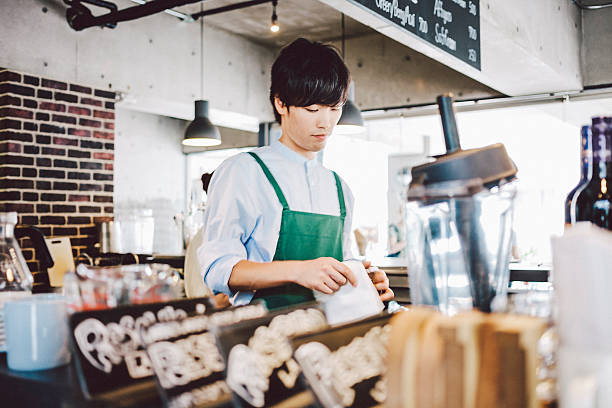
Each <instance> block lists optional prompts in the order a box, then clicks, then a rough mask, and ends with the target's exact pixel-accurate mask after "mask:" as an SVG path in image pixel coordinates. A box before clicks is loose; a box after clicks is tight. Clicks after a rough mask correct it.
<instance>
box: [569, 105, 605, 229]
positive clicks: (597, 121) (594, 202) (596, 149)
mask: <svg viewBox="0 0 612 408" xmlns="http://www.w3.org/2000/svg"><path fill="white" fill-rule="evenodd" d="M609 119H610V118H604V117H594V118H593V121H592V126H591V146H592V149H593V165H592V171H591V179H590V180H589V182H588V183H587V184H586V185H585V186H584V188H583V189H582V190H580V191H579V192H577V193H576V194H574V200H575V204H573V205H575V208H576V221H589V222H592V223H593V224H595V225H597V226H599V227H602V228H605V229H608V230H612V193H611V192H610V188H612V184H610V183H611V182H612V127H610V126H608V123H610V120H609Z"/></svg>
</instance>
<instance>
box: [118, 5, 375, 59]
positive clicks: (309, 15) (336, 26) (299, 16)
mask: <svg viewBox="0 0 612 408" xmlns="http://www.w3.org/2000/svg"><path fill="white" fill-rule="evenodd" d="M124 1H125V0H124ZM239 2H240V1H238V0H205V1H203V2H201V3H200V4H201V5H202V8H203V9H204V10H210V9H214V8H217V7H223V6H227V5H230V4H236V3H239ZM200 4H190V5H187V6H182V7H177V8H175V9H174V10H176V11H180V12H183V13H187V14H193V13H197V12H199V11H200ZM276 13H277V15H278V24H279V26H280V31H279V32H278V33H273V32H271V31H270V22H271V17H272V3H265V4H260V5H257V6H251V7H247V8H243V9H239V10H233V11H229V12H225V13H220V14H214V15H211V16H207V17H205V19H204V24H210V25H211V26H213V27H216V28H220V29H223V30H225V31H229V32H230V33H233V34H237V35H241V36H243V37H246V38H248V39H249V40H251V41H253V42H255V43H258V44H261V45H264V46H267V47H271V48H279V47H282V46H284V45H286V44H288V43H290V42H291V41H293V40H295V39H296V38H297V37H306V38H308V39H310V40H314V41H333V40H337V39H340V38H341V34H342V29H341V13H340V12H339V11H337V10H335V9H333V8H331V7H329V6H327V5H325V4H323V3H320V2H319V1H318V0H279V1H278V6H277V8H276ZM374 32H375V31H374V30H372V29H371V28H369V27H367V26H365V25H363V24H361V23H359V22H357V21H355V20H353V19H351V18H349V17H346V18H345V36H346V37H347V38H351V37H359V36H362V35H366V34H372V33H374Z"/></svg>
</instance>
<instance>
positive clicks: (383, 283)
mask: <svg viewBox="0 0 612 408" xmlns="http://www.w3.org/2000/svg"><path fill="white" fill-rule="evenodd" d="M361 262H363V267H364V268H366V270H367V269H368V268H369V267H370V266H372V262H370V261H365V260H364V261H361ZM368 275H369V276H370V279H371V280H372V283H373V284H374V287H375V288H376V290H377V291H378V297H380V300H382V301H383V302H386V301H387V300H391V299H393V298H394V297H395V294H394V293H393V291H392V290H391V288H390V287H389V278H387V274H386V273H385V271H383V270H381V269H377V270H375V271H372V272H369V273H368Z"/></svg>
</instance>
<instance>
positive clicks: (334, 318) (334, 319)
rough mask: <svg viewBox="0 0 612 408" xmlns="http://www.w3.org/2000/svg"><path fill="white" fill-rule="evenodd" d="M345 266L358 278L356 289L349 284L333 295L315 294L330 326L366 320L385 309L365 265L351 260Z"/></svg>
mask: <svg viewBox="0 0 612 408" xmlns="http://www.w3.org/2000/svg"><path fill="white" fill-rule="evenodd" d="M344 264H345V265H346V266H348V267H349V268H351V271H353V274H354V275H355V278H357V286H356V287H355V286H353V285H351V284H350V283H348V282H347V283H346V284H345V285H342V286H341V287H340V289H338V290H337V291H336V292H334V293H333V294H331V295H326V294H324V293H320V292H315V298H316V299H317V301H319V302H320V303H322V304H323V308H324V309H325V316H326V317H327V321H328V322H329V324H343V323H347V322H350V321H354V320H360V319H364V318H366V317H368V316H372V315H375V314H378V313H380V312H382V310H383V309H384V308H385V305H384V304H383V302H382V300H380V297H379V296H378V291H377V290H376V287H374V284H373V283H372V280H371V279H370V277H369V276H368V273H367V272H366V270H365V268H364V267H363V263H362V262H361V261H354V260H351V261H345V262H344Z"/></svg>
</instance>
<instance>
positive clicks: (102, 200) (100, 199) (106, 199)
mask: <svg viewBox="0 0 612 408" xmlns="http://www.w3.org/2000/svg"><path fill="white" fill-rule="evenodd" d="M94 202H96V203H112V202H113V196H94Z"/></svg>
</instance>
